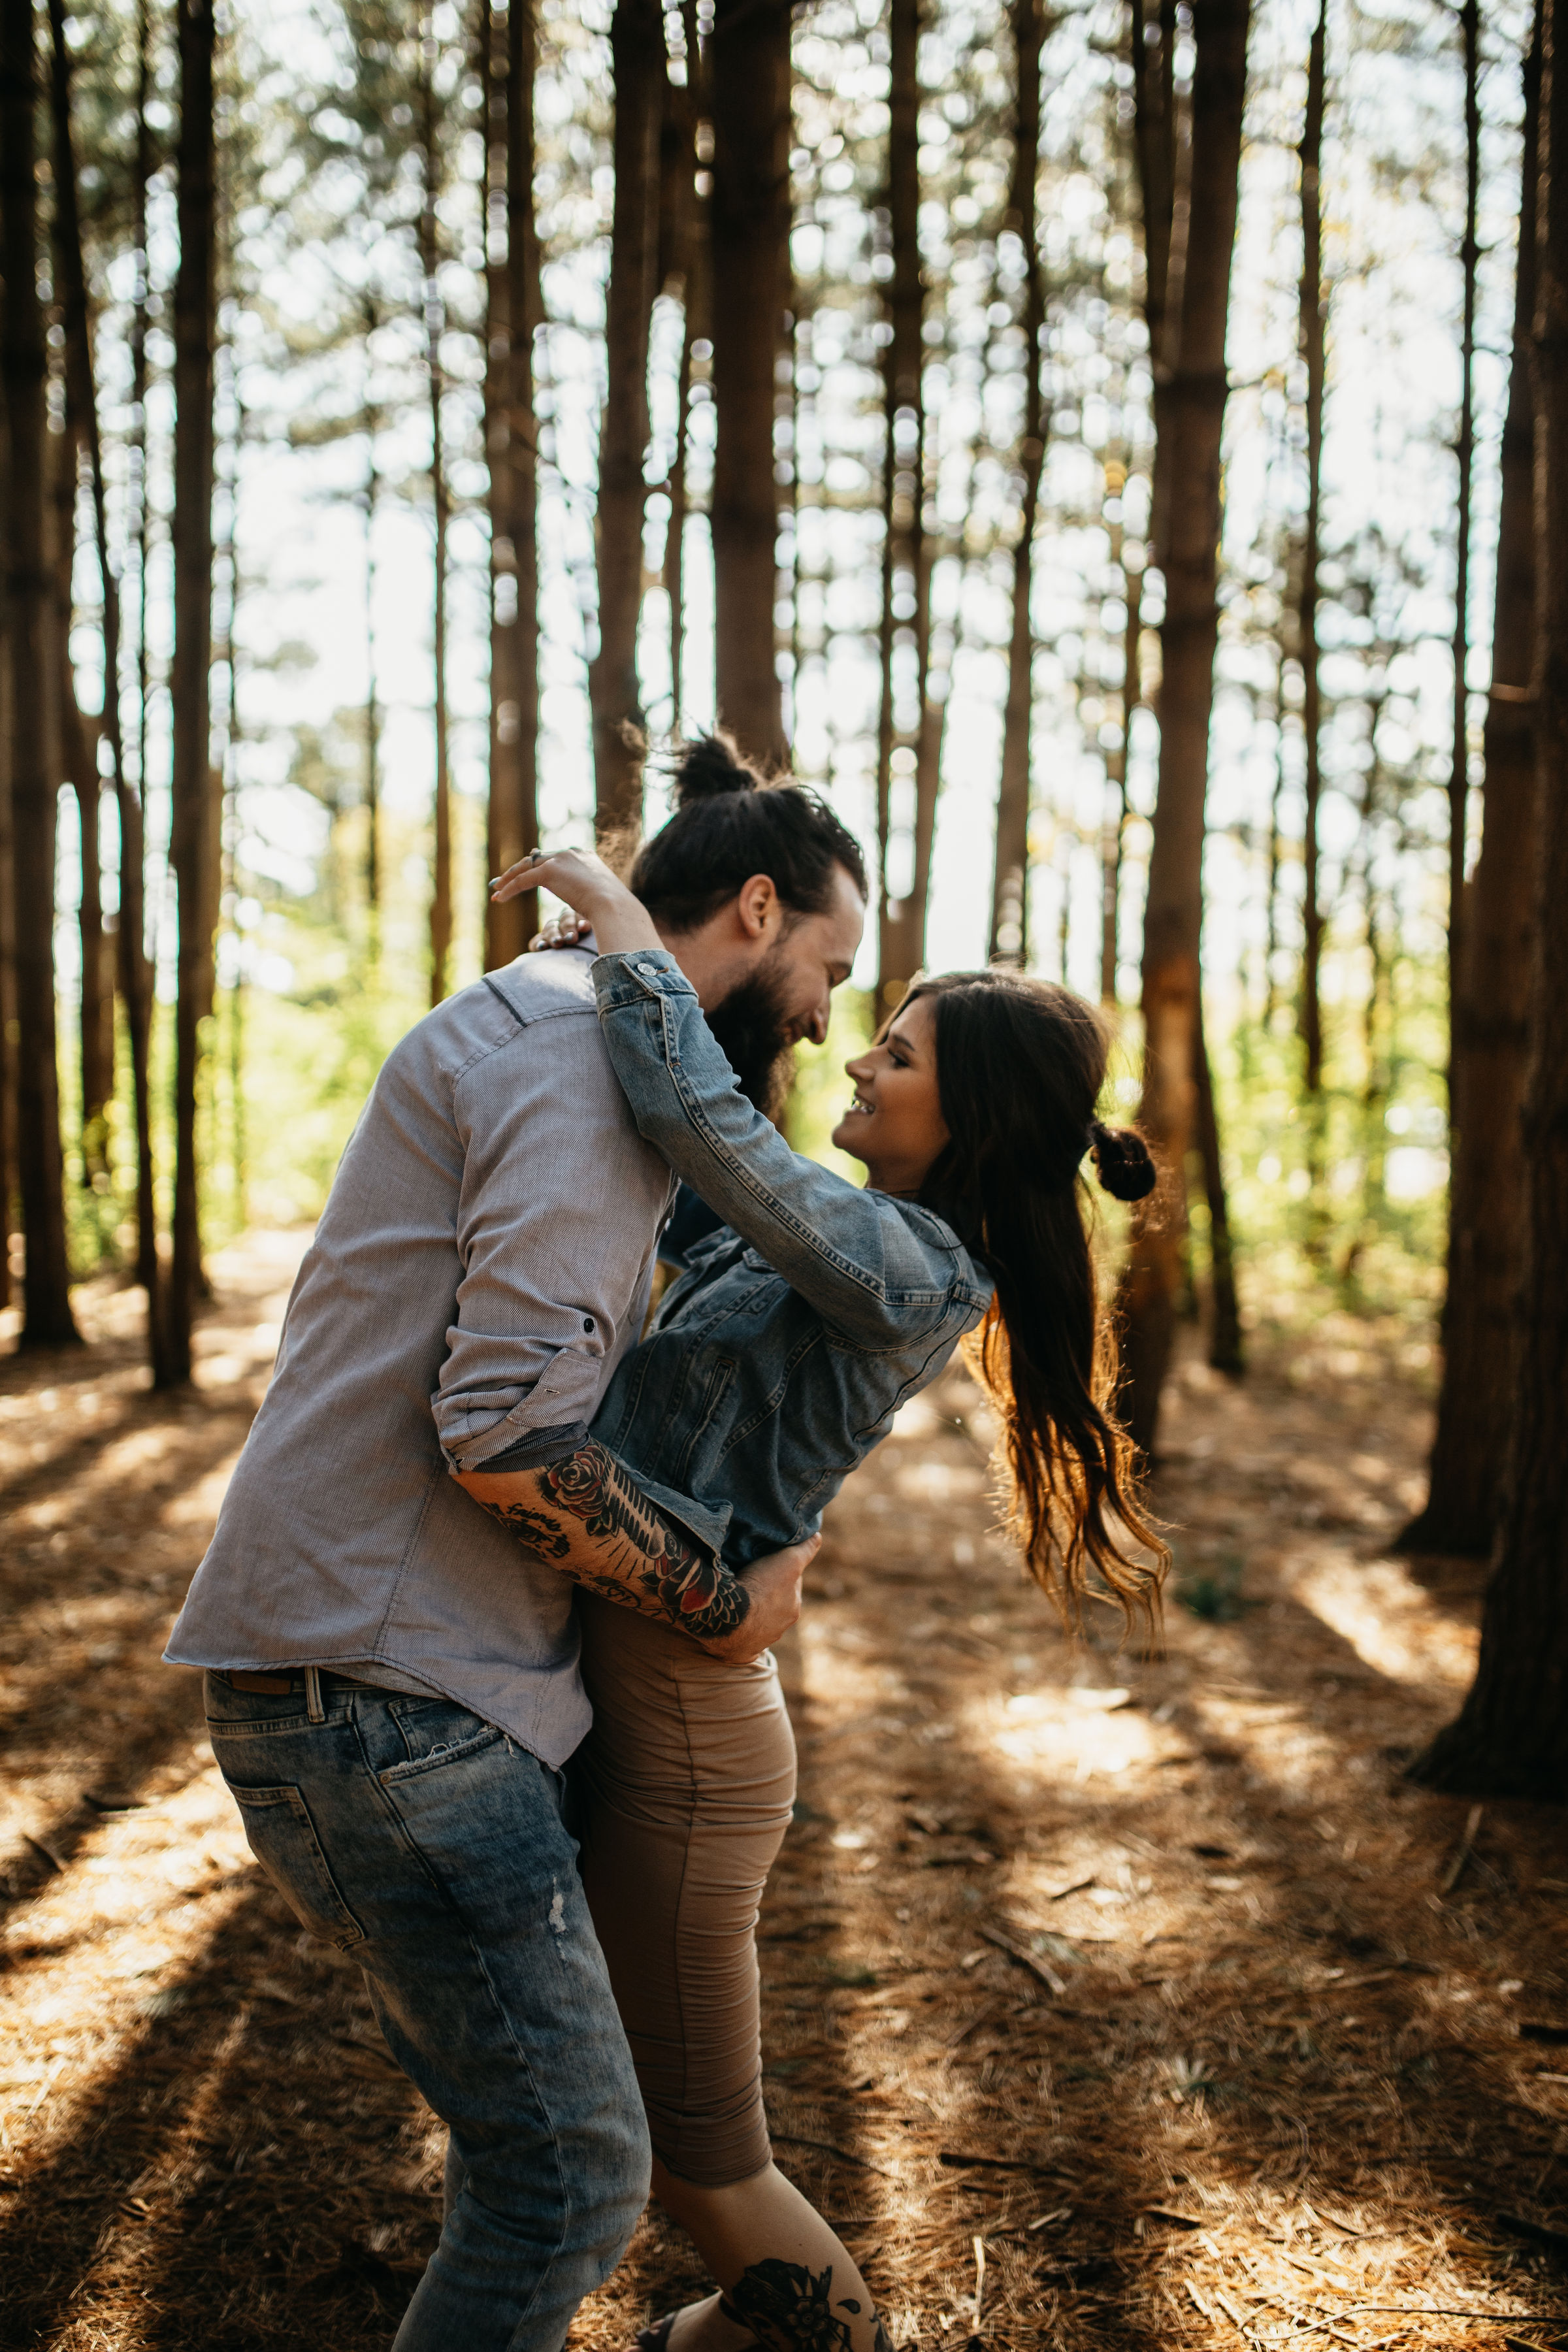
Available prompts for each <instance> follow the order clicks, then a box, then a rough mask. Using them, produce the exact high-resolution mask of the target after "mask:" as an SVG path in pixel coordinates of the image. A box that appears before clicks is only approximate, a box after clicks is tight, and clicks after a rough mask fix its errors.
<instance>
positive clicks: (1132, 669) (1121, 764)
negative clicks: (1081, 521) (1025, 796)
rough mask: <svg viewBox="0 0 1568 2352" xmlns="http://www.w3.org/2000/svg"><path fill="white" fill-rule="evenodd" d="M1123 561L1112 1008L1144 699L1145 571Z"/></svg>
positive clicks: (1103, 876)
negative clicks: (1135, 745) (1137, 720)
mask: <svg viewBox="0 0 1568 2352" xmlns="http://www.w3.org/2000/svg"><path fill="white" fill-rule="evenodd" d="M1118 552H1119V555H1121V583H1122V593H1123V595H1124V597H1125V598H1126V603H1127V626H1126V632H1125V635H1124V636H1123V639H1122V646H1121V748H1120V749H1119V750H1118V751H1116V752H1115V753H1114V754H1113V756H1112V764H1111V771H1110V777H1109V779H1108V781H1109V782H1110V785H1111V787H1112V789H1113V791H1114V792H1115V794H1116V799H1115V802H1114V803H1113V805H1112V808H1111V812H1110V817H1109V819H1108V821H1107V824H1106V827H1105V842H1104V846H1103V849H1102V851H1101V858H1100V1003H1102V1004H1106V1005H1110V1006H1114V1004H1115V1003H1116V971H1117V966H1118V964H1119V962H1120V961H1121V856H1122V850H1123V847H1124V845H1125V843H1126V839H1127V819H1128V817H1129V815H1130V814H1131V807H1130V803H1129V802H1128V798H1127V786H1128V780H1129V768H1128V762H1129V761H1130V760H1131V756H1132V713H1133V712H1134V711H1135V710H1136V709H1137V708H1138V705H1139V704H1140V703H1141V702H1142V699H1143V678H1142V637H1143V567H1142V564H1131V565H1130V564H1129V563H1128V562H1127V560H1126V557H1125V554H1124V553H1122V551H1121V550H1120V549H1119V550H1118Z"/></svg>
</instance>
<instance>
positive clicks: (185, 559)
mask: <svg viewBox="0 0 1568 2352" xmlns="http://www.w3.org/2000/svg"><path fill="white" fill-rule="evenodd" d="M215 40H216V26H215V21H214V15H213V0H186V5H184V6H182V8H181V10H180V13H179V49H180V144H179V185H178V197H177V201H178V211H179V227H180V267H179V274H178V276H177V277H176V278H175V280H174V401H175V409H174V681H173V688H174V691H173V701H174V761H173V774H172V790H171V815H170V844H169V846H170V862H171V864H172V865H173V867H174V883H175V888H176V891H177V894H178V900H179V954H178V988H177V992H176V997H175V1005H174V1262H173V1265H172V1267H171V1269H170V1278H169V1291H168V1307H169V1344H168V1356H167V1377H168V1379H169V1380H170V1381H188V1380H189V1379H190V1376H191V1330H192V1325H193V1322H194V1320H195V1310H196V1303H197V1300H198V1298H199V1297H200V1295H201V1288H202V1265H201V1226H200V1202H199V1196H198V1186H199V1178H198V1173H197V1166H196V1084H197V1074H198V1069H199V1066H200V1060H201V1050H202V1048H201V1034H200V1028H201V1021H202V1018H203V1015H204V1013H205V1011H206V1010H207V1008H208V1007H209V1006H210V1005H211V1003H212V993H213V933H214V930H215V929H216V916H217V908H216V904H215V895H216V894H215V892H214V889H213V875H214V868H215V862H216V848H217V835H218V803H217V797H216V793H215V792H214V788H213V777H212V771H211V766H210V764H209V759H208V731H209V726H210V721H211V677H210V673H211V667H212V571H213V521H212V499H213V341H214V324H215V320H214V313H215V306H216V237H215V234H214V194H215V189H214V177H215V155H214V144H213V53H214V47H215Z"/></svg>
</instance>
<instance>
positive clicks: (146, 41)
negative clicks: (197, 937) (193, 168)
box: [117, 0, 167, 1387]
mask: <svg viewBox="0 0 1568 2352" xmlns="http://www.w3.org/2000/svg"><path fill="white" fill-rule="evenodd" d="M152 48H153V27H152V11H151V5H150V0H138V5H137V10H136V150H135V161H134V165H133V190H132V217H133V226H132V236H133V238H134V240H135V264H136V284H135V290H134V293H133V296H132V310H131V403H132V448H131V458H132V479H133V481H134V484H135V500H136V602H137V614H136V782H135V788H134V792H132V787H131V785H130V783H129V782H127V781H123V779H124V770H123V765H122V766H121V772H120V773H121V780H122V781H121V783H120V784H119V785H118V786H117V796H118V800H119V807H120V985H121V993H122V994H123V996H124V999H125V1007H126V1030H127V1034H128V1038H129V1042H130V1046H131V1087H132V1104H133V1107H134V1114H135V1121H136V1279H137V1281H138V1282H139V1283H140V1284H141V1285H142V1289H143V1290H144V1291H145V1293H146V1296H147V1332H148V1347H149V1350H150V1352H151V1354H152V1358H153V1381H154V1385H155V1386H159V1387H162V1386H163V1385H165V1383H166V1379H167V1366H166V1365H164V1364H163V1362H162V1360H161V1359H162V1354H163V1349H164V1348H165V1346H166V1342H167V1318H166V1315H165V1311H164V1302H163V1272H162V1268H161V1266H160V1265H159V1261H158V1231H157V1211H156V1195H155V1193H154V1190H153V1082H152V1068H151V1054H152V1031H153V958H152V956H151V955H150V954H149V952H148V944H147V920H146V871H147V865H146V839H145V836H146V823H147V819H146V808H147V701H148V689H149V684H150V678H149V668H148V655H147V557H148V546H149V539H150V526H151V520H152V506H151V501H150V499H149V496H148V478H147V456H148V441H147V328H148V320H149V311H150V305H151V301H152V282H151V264H150V259H149V255H148V247H147V189H148V184H149V182H150V181H151V179H152V176H153V134H152V126H151V124H150V123H149V121H148V119H147V109H148V105H149V102H150V100H151V97H152V89H153V57H152ZM123 748H124V747H123V744H122V745H121V753H122V754H123Z"/></svg>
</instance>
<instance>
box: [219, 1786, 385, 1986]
mask: <svg viewBox="0 0 1568 2352" xmlns="http://www.w3.org/2000/svg"><path fill="white" fill-rule="evenodd" d="M228 1791H229V1794H230V1796H231V1797H232V1798H233V1799H234V1801H235V1803H236V1804H237V1806H238V1807H239V1811H240V1818H241V1820H242V1821H243V1822H244V1823H245V1834H246V1839H247V1843H248V1844H249V1847H250V1851H251V1853H253V1854H254V1855H255V1856H256V1859H257V1861H258V1863H259V1864H261V1867H262V1869H263V1870H264V1871H265V1872H266V1873H267V1875H268V1878H269V1879H270V1880H271V1881H272V1884H273V1885H274V1886H276V1888H277V1889H278V1892H279V1895H282V1897H283V1899H284V1901H285V1902H286V1903H287V1904H288V1906H289V1909H290V1910H291V1911H292V1912H293V1913H294V1914H295V1916H296V1917H297V1918H298V1919H299V1921H300V1926H301V1927H303V1928H304V1929H305V1931H306V1933H307V1934H308V1935H311V1936H317V1937H320V1938H321V1941H322V1942H323V1943H327V1944H335V1945H336V1947H337V1948H338V1950H339V1951H340V1952H345V1951H347V1950H348V1948H349V1947H350V1946H351V1945H353V1944H363V1941H364V1929H363V1927H361V1926H360V1923H359V1921H358V1920H357V1919H356V1918H355V1917H354V1915H353V1912H352V1911H351V1910H350V1909H349V1906H348V1905H347V1904H346V1903H345V1902H344V1901H343V1898H342V1895H341V1894H340V1893H339V1891H338V1885H337V1881H336V1880H335V1879H334V1878H333V1876H332V1874H331V1869H330V1867H329V1866H328V1863H327V1857H326V1855H325V1854H324V1853H322V1851H321V1839H320V1838H319V1837H318V1836H317V1835H316V1824H315V1822H313V1821H312V1820H311V1819H310V1807H309V1806H308V1805H307V1804H306V1802H305V1800H304V1798H303V1797H302V1796H301V1795H300V1791H299V1790H298V1789H296V1788H292V1787H287V1788H281V1789H237V1788H236V1787H235V1785H234V1782H233V1781H232V1780H231V1781H230V1782H229V1784H228Z"/></svg>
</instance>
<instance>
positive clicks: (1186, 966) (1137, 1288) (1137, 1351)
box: [1121, 0, 1249, 1457]
mask: <svg viewBox="0 0 1568 2352" xmlns="http://www.w3.org/2000/svg"><path fill="white" fill-rule="evenodd" d="M1248 16H1249V0H1195V5H1194V8H1193V31H1194V39H1195V46H1196V58H1195V63H1194V74H1193V94H1192V159H1193V160H1192V187H1191V198H1190V215H1189V226H1188V232H1187V244H1186V251H1185V263H1184V273H1183V280H1182V307H1181V315H1180V320H1179V332H1178V333H1177V334H1175V335H1174V336H1173V337H1170V338H1168V339H1167V348H1168V349H1172V348H1173V354H1174V356H1173V362H1172V364H1171V372H1170V376H1169V381H1168V384H1167V397H1166V401H1165V409H1164V415H1163V420H1162V425H1161V428H1160V436H1159V439H1158V441H1157V444H1156V453H1155V478H1156V496H1157V499H1158V500H1159V501H1160V502H1161V503H1163V510H1164V513H1165V516H1166V519H1167V520H1166V535H1165V538H1164V541H1163V542H1162V544H1161V545H1160V546H1159V547H1158V549H1157V551H1156V557H1157V560H1158V561H1159V562H1160V563H1161V567H1162V569H1163V572H1164V575H1165V618H1164V622H1163V626H1162V629H1161V645H1162V648H1163V660H1162V665H1161V667H1162V685H1161V692H1160V779H1159V788H1158V793H1157V797H1156V802H1155V809H1154V825H1153V834H1154V838H1153V846H1152V851H1151V854H1150V859H1149V892H1148V901H1147V907H1146V910H1145V914H1144V924H1143V975H1142V997H1143V1036H1144V1053H1143V1101H1142V1127H1143V1131H1144V1134H1145V1135H1146V1136H1147V1137H1148V1139H1149V1143H1150V1147H1151V1149H1152V1151H1153V1153H1154V1156H1155V1159H1156V1160H1157V1161H1158V1162H1159V1164H1160V1166H1161V1169H1162V1171H1163V1173H1162V1181H1161V1183H1160V1185H1159V1186H1158V1188H1157V1189H1156V1191H1155V1192H1154V1193H1153V1194H1152V1197H1151V1200H1150V1202H1148V1203H1147V1204H1145V1205H1144V1206H1143V1207H1142V1208H1141V1209H1140V1210H1138V1211H1137V1212H1135V1213H1134V1217H1133V1225H1132V1240H1131V1252H1130V1255H1129V1259H1128V1265H1127V1268H1126V1272H1125V1274H1124V1276H1123V1278H1122V1286H1121V1312H1122V1318H1123V1328H1122V1339H1121V1363H1122V1374H1123V1380H1124V1383H1125V1387H1124V1392H1123V1402H1122V1411H1123V1413H1124V1414H1125V1415H1126V1417H1127V1419H1128V1423H1129V1427H1130V1428H1131V1433H1132V1436H1133V1439H1134V1441H1135V1443H1136V1444H1137V1445H1138V1446H1139V1448H1140V1450H1141V1451H1142V1454H1144V1455H1145V1456H1146V1457H1147V1456H1150V1455H1152V1453H1153V1449H1154V1440H1155V1434H1156V1431H1157V1426H1158V1420H1159V1409H1160V1391H1161V1388H1162V1386H1163V1381H1164V1377H1165V1372H1166V1369H1167V1366H1168V1364H1169V1361H1170V1354H1171V1344H1172V1339H1173V1332H1174V1326H1175V1316H1176V1305H1177V1299H1178V1297H1179V1294H1180V1290H1181V1284H1182V1243H1183V1231H1184V1214H1183V1189H1182V1188H1183V1179H1184V1167H1185V1161H1186V1154H1187V1149H1188V1146H1189V1143H1190V1141H1191V1139H1192V1133H1193V1121H1194V1115H1195V1111H1196V1076H1197V1040H1198V1017H1199V1015H1198V953H1199V941H1200V935H1201V932H1202V927H1203V860H1204V803H1205V793H1206V789H1207V782H1208V730H1209V717H1210V711H1211V709H1212V705H1213V699H1214V658H1215V646H1216V643H1217V640H1218V634H1219V631H1218V608H1217V604H1216V601H1215V595H1216V584H1217V570H1218V557H1219V533H1220V472H1219V461H1220V441H1221V436H1222V434H1223V431H1224V426H1225V403H1226V372H1225V342H1226V317H1227V312H1228V309H1229V300H1230V268H1231V253H1232V248H1233V246H1234V244H1235V238H1236V212H1237V173H1238V170H1239V165H1240V159H1241V121H1242V107H1243V101H1244V100H1245V97H1246V90H1247V26H1248ZM1145 202H1146V203H1147V194H1146V196H1145Z"/></svg>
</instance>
